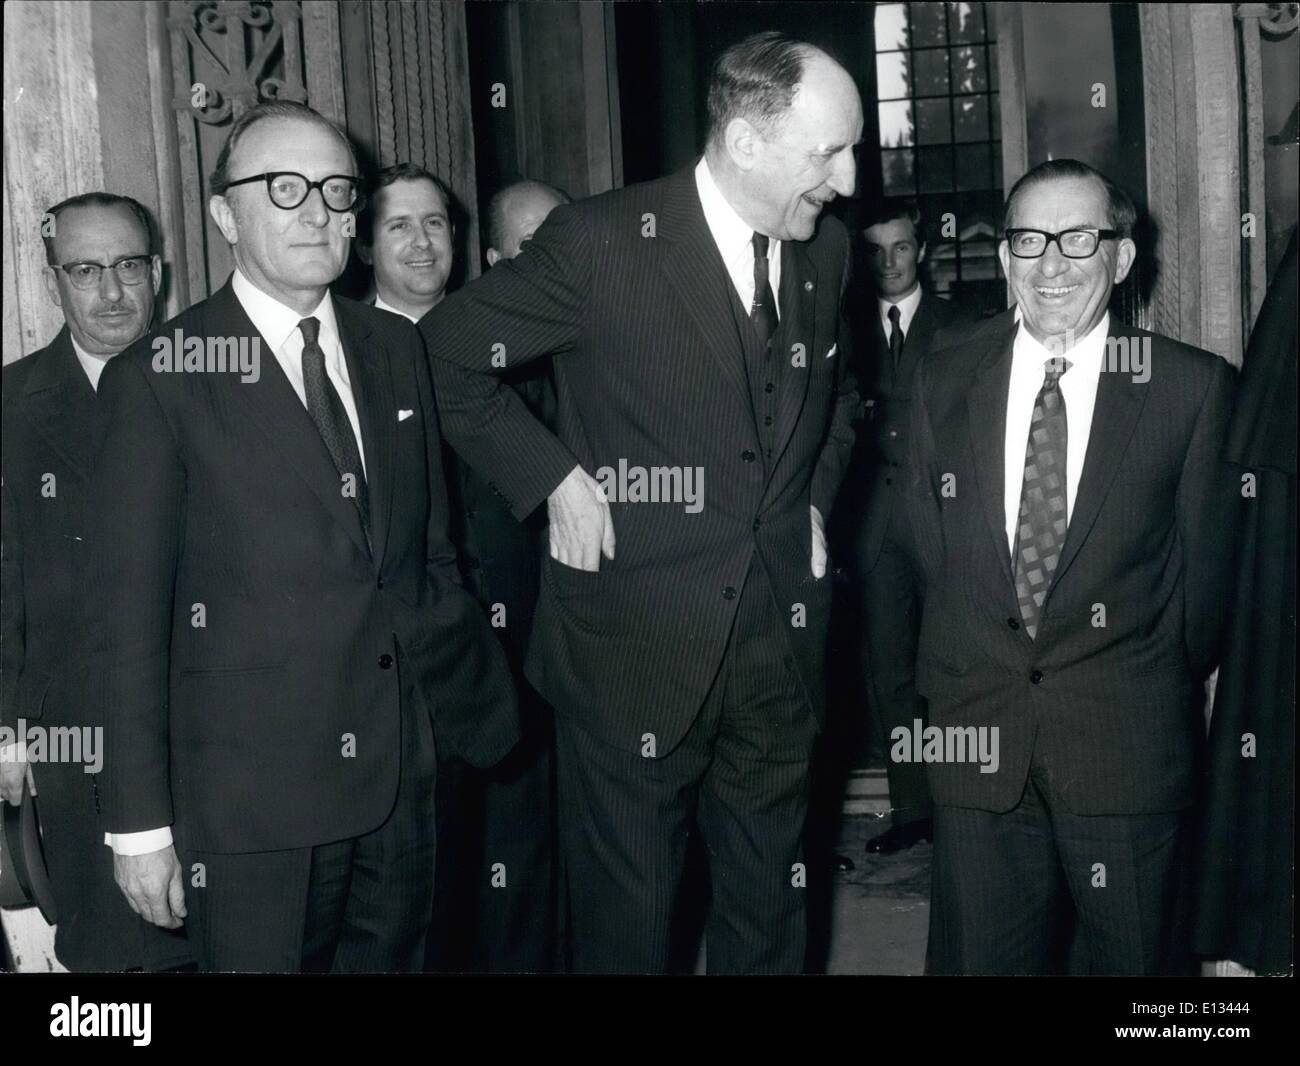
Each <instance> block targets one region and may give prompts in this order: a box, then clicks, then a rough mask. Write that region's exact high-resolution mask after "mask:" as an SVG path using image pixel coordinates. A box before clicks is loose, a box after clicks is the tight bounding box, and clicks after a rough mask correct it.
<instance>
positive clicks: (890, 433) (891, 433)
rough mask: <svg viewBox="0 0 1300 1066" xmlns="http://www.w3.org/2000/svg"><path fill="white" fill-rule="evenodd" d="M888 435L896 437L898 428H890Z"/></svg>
mask: <svg viewBox="0 0 1300 1066" xmlns="http://www.w3.org/2000/svg"><path fill="white" fill-rule="evenodd" d="M889 435H890V436H891V437H897V436H898V430H896V429H891V430H890V431H889Z"/></svg>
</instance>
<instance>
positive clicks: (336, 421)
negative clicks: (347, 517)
mask: <svg viewBox="0 0 1300 1066" xmlns="http://www.w3.org/2000/svg"><path fill="white" fill-rule="evenodd" d="M298 328H299V329H300V330H302V340H303V345H302V383H303V391H304V392H305V393H306V394H307V410H308V412H309V413H310V414H311V417H312V421H313V422H315V423H316V428H317V429H318V430H320V436H321V440H323V441H324V442H325V447H326V448H327V449H328V450H329V453H330V458H331V459H333V460H334V469H335V470H337V471H338V473H339V491H340V492H343V491H344V489H345V487H347V485H348V482H346V481H344V478H345V476H346V475H348V474H355V478H353V479H352V489H353V492H355V495H353V496H352V502H353V503H354V504H356V508H357V513H358V514H359V515H360V516H361V528H362V530H363V531H364V532H365V535H366V543H367V544H369V543H370V504H369V497H368V493H367V491H366V473H365V469H364V468H363V467H362V465H361V449H359V448H358V447H357V438H356V434H355V433H354V432H353V431H352V423H351V421H350V420H349V419H348V413H347V411H345V410H344V409H343V401H342V400H340V399H339V394H338V393H337V392H335V391H334V386H333V384H331V383H330V379H329V376H328V375H327V374H326V373H325V353H324V351H322V350H321V346H320V345H319V344H317V343H316V338H317V337H318V336H319V335H320V322H319V321H317V320H316V319H314V318H304V319H303V320H302V321H301V322H299V323H298Z"/></svg>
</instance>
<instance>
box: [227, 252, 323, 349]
mask: <svg viewBox="0 0 1300 1066" xmlns="http://www.w3.org/2000/svg"><path fill="white" fill-rule="evenodd" d="M231 287H232V288H233V289H234V290H235V297H236V299H238V300H239V302H240V304H242V305H243V308H244V311H245V312H246V313H247V314H248V317H249V318H250V319H251V320H252V323H253V325H254V326H255V327H256V328H257V331H258V333H260V334H261V335H262V336H263V337H264V338H266V342H267V343H268V344H269V345H270V346H271V350H272V351H276V352H278V351H280V350H281V349H282V348H284V345H285V343H286V342H287V341H288V340H289V339H290V338H291V337H292V336H293V335H294V334H295V333H297V332H298V323H300V322H301V321H302V320H303V319H304V318H314V319H316V320H317V321H318V322H320V334H319V337H318V341H317V343H319V344H320V346H321V348H322V350H324V351H325V352H326V353H327V354H328V353H329V351H330V349H329V348H327V347H326V346H325V341H326V339H327V338H328V339H335V338H337V337H338V335H339V331H338V324H337V323H336V321H335V318H334V301H333V300H331V299H330V293H329V290H328V289H326V290H325V295H324V296H322V297H321V301H320V303H318V304H317V305H316V308H315V309H314V310H313V311H312V312H311V314H310V315H300V314H299V313H298V312H297V311H295V310H294V309H293V308H292V307H289V306H288V305H287V304H282V303H281V302H280V301H279V300H277V299H276V298H275V297H274V296H268V295H267V294H266V293H264V292H263V291H262V290H261V289H259V288H258V287H257V286H256V285H254V284H253V283H252V282H251V281H249V280H248V278H247V277H245V276H244V273H243V271H241V270H240V269H239V268H238V267H236V268H235V274H234V277H233V278H232V279H231Z"/></svg>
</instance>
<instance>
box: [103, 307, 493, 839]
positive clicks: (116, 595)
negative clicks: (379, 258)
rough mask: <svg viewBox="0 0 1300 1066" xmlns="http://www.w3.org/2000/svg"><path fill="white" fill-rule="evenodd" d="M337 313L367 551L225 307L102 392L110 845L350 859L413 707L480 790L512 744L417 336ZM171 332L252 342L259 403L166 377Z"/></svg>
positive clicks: (130, 361) (381, 810) (224, 384)
mask: <svg viewBox="0 0 1300 1066" xmlns="http://www.w3.org/2000/svg"><path fill="white" fill-rule="evenodd" d="M334 307H335V313H336V317H337V321H338V325H339V332H340V336H341V338H342V341H343V349H344V354H345V356H346V358H347V363H348V374H349V378H350V381H351V384H352V390H353V393H354V395H355V397H356V403H357V413H358V416H359V421H360V426H361V438H362V442H363V444H364V447H365V462H366V474H367V478H366V480H367V485H368V492H369V500H370V504H369V507H370V531H371V541H372V543H373V550H371V549H370V548H368V546H367V542H366V537H365V533H364V531H363V530H362V527H361V522H360V519H359V517H358V513H357V509H356V507H355V505H354V504H353V503H352V501H351V500H350V499H347V498H345V497H344V496H343V494H342V492H341V488H340V481H339V475H338V472H337V471H336V470H335V468H334V465H333V461H332V460H331V458H330V454H329V452H328V451H327V450H326V448H325V444H324V442H323V441H322V439H321V436H320V433H319V431H318V430H317V428H316V426H315V424H314V423H313V422H312V419H311V416H310V415H309V414H308V412H307V409H306V408H305V407H304V406H303V404H302V401H301V400H299V398H298V396H297V394H296V393H295V392H294V391H293V387H292V386H291V385H290V384H289V381H288V379H287V378H286V377H285V375H284V372H283V370H282V369H281V368H280V364H279V362H278V361H277V359H276V358H275V354H274V352H273V350H272V349H271V346H270V345H269V344H268V343H267V342H266V340H265V339H264V338H262V337H260V335H259V334H258V333H257V331H256V328H255V327H254V326H253V324H252V322H251V321H250V320H249V318H248V316H247V314H246V313H245V312H244V309H243V307H242V305H241V304H240V303H239V301H238V299H237V298H236V297H235V294H234V291H233V290H232V289H231V287H230V285H229V283H227V285H226V286H225V287H224V288H222V289H221V290H220V291H219V292H217V293H216V294H215V295H214V296H212V297H211V298H209V299H207V300H204V301H202V302H201V303H198V304H195V305H194V306H193V307H191V308H189V309H188V310H187V311H184V312H182V313H181V314H180V315H179V316H177V317H176V318H174V319H172V320H171V321H170V322H168V323H167V324H165V325H164V326H162V327H160V328H159V329H158V330H157V331H156V332H155V333H153V334H150V335H148V336H146V337H144V338H143V339H141V340H140V341H138V342H136V344H134V345H133V346H132V347H130V348H128V349H127V350H126V351H125V352H123V353H122V354H121V355H119V356H118V357H116V358H115V359H113V360H112V362H110V363H109V365H108V367H107V368H106V369H105V371H104V376H103V379H102V380H101V382H100V387H99V399H100V405H99V406H100V409H101V410H102V412H103V414H104V417H105V426H104V428H103V430H102V432H101V440H102V444H101V446H100V450H99V455H98V459H97V466H96V477H95V489H94V493H93V496H92V502H91V505H90V510H89V515H90V517H89V520H88V522H87V526H88V534H87V537H88V540H89V541H90V544H89V545H88V548H89V555H90V558H91V561H92V569H91V573H92V574H93V575H94V577H93V579H92V584H91V589H90V595H89V597H88V600H89V604H90V611H91V614H90V632H91V633H92V634H94V635H95V636H96V637H97V638H98V639H97V642H96V643H97V648H96V663H95V670H96V672H97V677H96V682H97V685H96V687H97V690H98V692H99V695H100V699H101V700H102V703H103V715H104V720H105V722H106V726H107V728H106V735H105V743H106V755H105V768H104V772H105V776H106V777H107V779H108V785H109V786H110V787H109V789H108V790H107V791H108V794H109V801H108V802H107V803H106V805H105V818H106V822H107V828H109V829H110V830H112V831H115V832H132V831H138V830H143V829H151V828H156V827H159V826H163V825H168V824H172V823H173V822H174V823H175V824H176V826H177V828H178V830H179V831H180V833H181V834H182V835H183V836H184V839H185V842H186V844H187V845H188V846H189V847H191V848H196V849H198V850H206V851H215V852H252V851H272V850H283V849H288V848H298V847H309V846H312V845H316V844H322V843H327V842H329V841H335V840H342V839H346V838H349V837H354V836H358V835H360V834H362V833H365V832H368V831H369V830H372V829H375V828H377V827H378V826H380V825H381V824H383V822H384V821H385V819H386V818H387V817H388V815H389V812H390V811H391V810H392V808H393V802H394V798H395V796H396V794H397V785H398V776H399V768H400V763H401V758H400V755H401V744H400V736H401V730H402V729H404V728H408V727H409V721H410V719H407V722H408V725H403V724H402V718H403V716H404V714H405V713H406V710H405V708H406V707H407V705H408V701H414V706H415V707H416V708H417V711H418V712H419V713H424V711H425V709H426V706H427V711H428V712H430V713H432V715H433V723H434V730H435V733H436V735H437V738H438V741H439V744H440V746H441V747H442V748H443V749H444V750H443V754H444V755H446V754H451V753H452V752H456V753H459V754H461V755H463V756H464V757H465V758H467V759H468V760H469V761H471V762H474V763H476V764H478V765H485V766H488V765H492V764H493V763H494V762H496V761H498V760H499V759H501V758H502V757H503V756H504V755H505V754H506V753H507V752H508V751H509V749H510V747H511V746H512V745H513V743H514V742H515V740H516V739H517V737H518V722H517V719H516V717H515V710H514V690H513V685H512V683H511V681H510V676H509V672H508V669H507V667H506V664H505V658H504V655H503V653H502V651H501V649H500V647H499V645H498V644H497V642H496V641H495V640H494V639H493V638H492V634H491V631H490V630H489V629H488V627H487V624H486V621H485V620H484V618H483V614H482V612H481V611H480V610H479V608H478V605H477V604H476V603H475V602H474V601H473V599H472V598H471V597H470V596H469V594H468V593H466V592H465V591H464V590H463V589H462V588H461V586H460V584H459V577H458V574H457V571H456V560H455V552H454V550H453V549H452V546H451V543H450V541H449V540H448V538H447V534H446V528H447V518H448V515H447V502H446V493H445V488H444V482H443V474H442V464H441V454H440V443H439V441H440V438H439V435H438V422H437V415H436V411H435V408H434V406H433V396H432V388H431V383H430V382H429V379H428V369H427V365H426V361H425V360H424V358H423V356H422V354H421V351H420V340H419V336H418V334H417V332H416V330H415V328H414V326H412V325H411V324H410V323H408V322H406V321H405V320H404V319H402V318H399V317H398V316H396V315H390V314H387V313H385V312H381V311H376V310H374V309H373V308H370V307H365V306H363V305H361V304H357V303H354V302H353V301H351V300H346V299H342V298H340V297H335V298H334ZM177 332H179V333H180V334H181V335H182V336H183V337H187V338H188V337H197V338H209V337H220V338H233V339H236V340H238V339H240V338H244V339H247V340H248V341H249V342H250V343H251V342H252V341H253V340H256V341H258V342H259V344H260V376H259V378H258V380H256V381H248V382H245V381H242V380H241V379H240V376H239V375H238V374H235V373H229V372H226V373H222V372H208V373H174V372H163V371H160V370H158V369H155V365H154V355H155V347H154V342H155V339H157V338H163V339H167V340H171V339H172V338H174V337H175V336H176V334H177ZM407 412H409V413H407ZM195 605H202V608H203V612H202V618H201V621H202V624H201V625H199V624H196V622H197V621H198V620H199V618H200V616H199V615H198V614H197V613H196V606H195ZM349 737H350V738H351V744H350V745H349V742H348V738H349ZM430 829H432V827H430Z"/></svg>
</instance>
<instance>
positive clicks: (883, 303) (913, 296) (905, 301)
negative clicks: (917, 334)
mask: <svg viewBox="0 0 1300 1066" xmlns="http://www.w3.org/2000/svg"><path fill="white" fill-rule="evenodd" d="M879 300H880V324H881V325H882V326H883V327H884V329H885V340H889V339H890V336H889V333H890V330H891V329H893V323H891V322H890V321H889V309H890V308H891V307H894V306H897V307H898V324H899V325H900V326H902V327H903V339H904V340H906V339H907V335H908V333H910V332H911V330H912V319H914V318H915V317H916V309H917V308H918V307H920V306H921V283H920V282H919V281H918V282H917V283H916V285H915V286H914V287H913V288H912V291H911V292H909V293H908V294H907V295H906V296H904V297H903V298H902V299H901V300H897V301H894V302H890V301H889V300H886V299H884V298H883V297H880V298H879Z"/></svg>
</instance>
